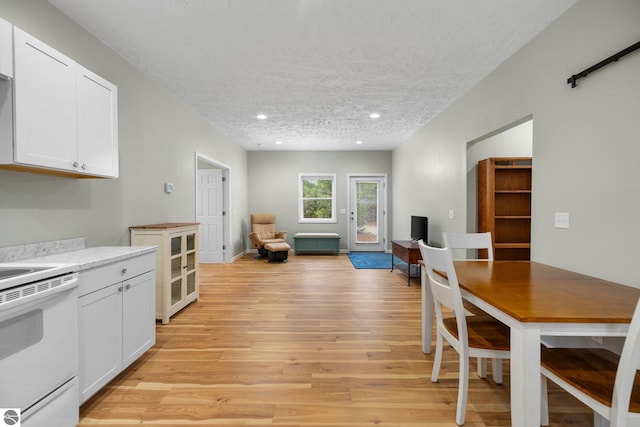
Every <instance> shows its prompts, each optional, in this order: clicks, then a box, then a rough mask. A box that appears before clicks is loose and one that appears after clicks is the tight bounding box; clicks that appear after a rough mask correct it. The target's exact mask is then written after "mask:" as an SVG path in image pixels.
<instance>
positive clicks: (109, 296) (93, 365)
mask: <svg viewBox="0 0 640 427" xmlns="http://www.w3.org/2000/svg"><path fill="white" fill-rule="evenodd" d="M154 256H155V255H154V254H153V253H150V254H146V255H142V256H137V257H135V258H130V259H127V260H124V261H119V262H117V263H112V264H108V265H104V266H100V267H97V268H94V269H91V270H87V271H82V272H81V273H80V293H79V295H80V298H79V321H80V327H79V330H80V343H79V344H80V374H79V379H80V403H82V402H84V401H85V400H87V399H88V398H89V397H91V396H92V395H93V394H94V393H95V392H97V391H98V390H100V389H101V388H102V387H103V386H105V385H106V384H107V383H108V382H109V381H111V380H112V379H113V378H114V377H115V376H116V375H118V374H119V373H120V372H122V371H123V370H124V369H125V368H127V367H128V366H129V365H130V364H131V363H133V362H134V361H135V360H136V359H138V358H139V357H140V356H141V355H142V354H143V353H144V352H145V351H147V350H148V349H149V348H151V347H152V346H153V345H154V344H155V259H154Z"/></svg>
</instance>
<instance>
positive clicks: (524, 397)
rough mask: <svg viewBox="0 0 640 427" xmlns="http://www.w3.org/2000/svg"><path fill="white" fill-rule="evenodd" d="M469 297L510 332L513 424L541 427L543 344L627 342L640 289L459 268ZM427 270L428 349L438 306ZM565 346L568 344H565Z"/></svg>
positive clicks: (558, 272)
mask: <svg viewBox="0 0 640 427" xmlns="http://www.w3.org/2000/svg"><path fill="white" fill-rule="evenodd" d="M454 264H455V270H456V275H457V276H458V282H459V283H460V290H461V293H462V297H463V298H464V299H466V300H468V301H469V302H471V303H472V304H474V305H475V306H477V307H479V308H481V309H482V310H484V311H485V312H487V313H489V314H490V315H492V316H494V317H495V318H497V319H498V320H500V321H501V322H503V323H505V324H506V325H508V326H509V327H510V330H511V361H510V384H511V425H512V426H516V427H525V426H535V427H538V426H540V344H541V339H542V337H546V336H549V337H588V336H594V337H604V336H618V337H624V336H625V335H626V333H627V330H628V327H629V323H630V322H631V317H632V315H633V312H634V309H635V306H636V303H637V301H638V298H640V289H637V288H633V287H630V286H624V285H621V284H618V283H613V282H609V281H606V280H601V279H597V278H594V277H590V276H587V275H584V274H579V273H575V272H571V271H567V270H563V269H560V268H556V267H552V266H549V265H545V264H540V263H536V262H529V261H454ZM424 270H425V269H424V268H422V274H421V276H422V350H423V352H425V353H430V352H431V338H432V333H433V299H432V297H431V290H430V287H429V284H428V282H427V279H426V274H425V273H424ZM560 339H562V338H560Z"/></svg>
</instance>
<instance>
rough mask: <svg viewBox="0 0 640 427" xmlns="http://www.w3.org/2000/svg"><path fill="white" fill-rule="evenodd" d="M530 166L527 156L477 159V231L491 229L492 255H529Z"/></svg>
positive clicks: (510, 256) (511, 256) (513, 257)
mask: <svg viewBox="0 0 640 427" xmlns="http://www.w3.org/2000/svg"><path fill="white" fill-rule="evenodd" d="M531 166H532V159H531V157H509V158H506V157H493V158H489V159H484V160H481V161H480V162H478V231H479V232H487V231H489V232H491V236H492V238H493V247H494V257H495V259H511V260H528V259H530V256H531Z"/></svg>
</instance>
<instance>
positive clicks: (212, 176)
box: [196, 169, 224, 264]
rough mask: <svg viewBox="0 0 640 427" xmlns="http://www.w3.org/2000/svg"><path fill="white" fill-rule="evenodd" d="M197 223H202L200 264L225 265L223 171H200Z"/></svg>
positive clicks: (197, 187)
mask: <svg viewBox="0 0 640 427" xmlns="http://www.w3.org/2000/svg"><path fill="white" fill-rule="evenodd" d="M196 190H197V191H196V194H197V197H196V221H197V222H199V223H200V248H199V250H200V253H199V256H200V262H202V263H210V264H211V263H223V262H224V251H223V245H224V243H223V236H224V232H223V230H224V227H223V218H224V217H223V215H224V212H223V203H222V169H198V182H197V184H196Z"/></svg>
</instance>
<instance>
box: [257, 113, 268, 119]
mask: <svg viewBox="0 0 640 427" xmlns="http://www.w3.org/2000/svg"><path fill="white" fill-rule="evenodd" d="M266 118H267V115H266V114H258V115H257V116H256V119H260V120H265V119H266Z"/></svg>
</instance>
